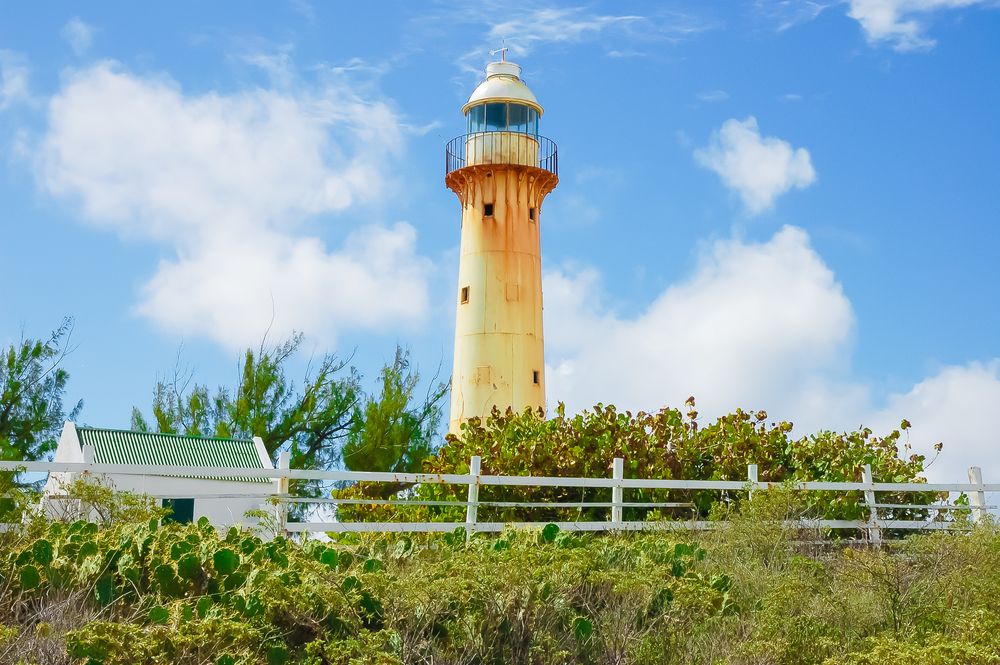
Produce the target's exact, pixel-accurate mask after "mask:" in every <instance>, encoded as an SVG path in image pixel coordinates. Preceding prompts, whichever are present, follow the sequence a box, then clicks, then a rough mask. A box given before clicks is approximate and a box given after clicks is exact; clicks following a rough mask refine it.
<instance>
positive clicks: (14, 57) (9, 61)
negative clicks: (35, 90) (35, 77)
mask: <svg viewBox="0 0 1000 665" xmlns="http://www.w3.org/2000/svg"><path fill="white" fill-rule="evenodd" d="M29 74H30V69H29V68H28V60H27V58H25V57H24V56H23V55H21V54H20V53H15V52H14V51H8V50H6V49H0V111H3V110H4V109H7V108H10V107H11V106H14V105H15V104H20V103H25V102H29V101H31V93H30V92H29V89H28V77H29Z"/></svg>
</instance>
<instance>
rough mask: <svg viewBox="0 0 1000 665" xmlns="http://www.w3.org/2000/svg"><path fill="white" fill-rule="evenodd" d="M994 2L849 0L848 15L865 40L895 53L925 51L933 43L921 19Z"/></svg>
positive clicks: (983, 0)
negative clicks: (863, 34)
mask: <svg viewBox="0 0 1000 665" xmlns="http://www.w3.org/2000/svg"><path fill="white" fill-rule="evenodd" d="M995 4H996V2H995V1H994V0H850V9H849V10H848V16H850V17H851V18H853V19H855V20H857V21H858V23H860V24H861V28H862V30H864V32H865V36H866V37H867V38H868V41H870V42H872V43H877V42H888V43H890V44H892V47H893V48H894V49H896V50H897V51H914V50H927V49H930V48H933V47H934V45H935V43H936V42H935V41H934V40H933V39H931V38H929V37H926V36H924V32H925V30H926V24H925V22H924V21H922V20H921V19H925V18H927V17H928V16H929V15H930V14H932V13H934V12H937V11H941V10H945V9H960V8H963V7H971V6H973V5H981V6H987V5H995Z"/></svg>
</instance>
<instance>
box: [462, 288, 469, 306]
mask: <svg viewBox="0 0 1000 665" xmlns="http://www.w3.org/2000/svg"><path fill="white" fill-rule="evenodd" d="M468 302H469V287H467V286H463V287H462V304H463V305H464V304H466V303H468Z"/></svg>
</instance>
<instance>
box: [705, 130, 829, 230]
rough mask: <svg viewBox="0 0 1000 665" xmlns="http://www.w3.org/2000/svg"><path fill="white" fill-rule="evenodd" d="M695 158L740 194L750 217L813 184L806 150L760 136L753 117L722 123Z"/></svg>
mask: <svg viewBox="0 0 1000 665" xmlns="http://www.w3.org/2000/svg"><path fill="white" fill-rule="evenodd" d="M694 156H695V159H696V160H697V161H698V163H699V164H701V165H702V166H704V167H705V168H707V169H710V170H712V171H714V172H715V173H716V174H717V175H718V176H719V177H720V178H722V182H723V183H724V184H725V185H726V186H727V187H729V188H730V189H732V190H734V191H735V192H736V193H737V194H739V196H740V199H741V200H742V201H743V205H744V206H745V207H746V209H747V211H748V212H749V213H750V214H752V215H756V214H759V213H761V212H763V211H765V210H767V209H769V208H770V207H771V206H773V205H774V201H775V199H777V198H778V197H779V196H781V195H782V194H784V193H785V192H787V191H788V190H790V189H792V188H796V189H804V188H806V187H808V186H809V185H811V184H812V183H813V182H815V181H816V171H815V170H814V169H813V166H812V160H811V159H810V157H809V151H808V150H806V149H805V148H792V146H791V144H790V143H788V141H785V140H782V139H779V138H777V137H774V136H761V134H760V129H759V128H758V127H757V119H756V118H754V117H753V116H750V117H749V118H747V119H746V120H742V121H741V120H736V119H730V120H727V121H726V122H724V123H723V124H722V127H721V128H719V130H718V131H716V132H714V133H713V134H712V137H711V139H710V140H709V144H708V146H706V147H704V148H699V149H697V150H695V152H694Z"/></svg>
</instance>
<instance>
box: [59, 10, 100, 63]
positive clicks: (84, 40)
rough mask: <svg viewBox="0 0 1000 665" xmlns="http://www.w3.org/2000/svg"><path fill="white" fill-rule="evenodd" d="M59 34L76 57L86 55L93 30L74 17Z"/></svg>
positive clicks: (92, 37)
mask: <svg viewBox="0 0 1000 665" xmlns="http://www.w3.org/2000/svg"><path fill="white" fill-rule="evenodd" d="M61 34H62V38H63V39H65V40H66V42H67V43H69V46H70V48H72V49H73V53H76V54H77V55H83V54H84V53H86V52H87V51H88V50H89V49H90V44H91V43H92V42H93V41H94V28H92V27H91V26H90V25H88V24H87V23H85V22H84V21H83V20H82V19H80V17H78V16H74V17H73V18H71V19H70V20H69V21H68V22H67V23H66V25H64V26H63V29H62V33H61Z"/></svg>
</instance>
